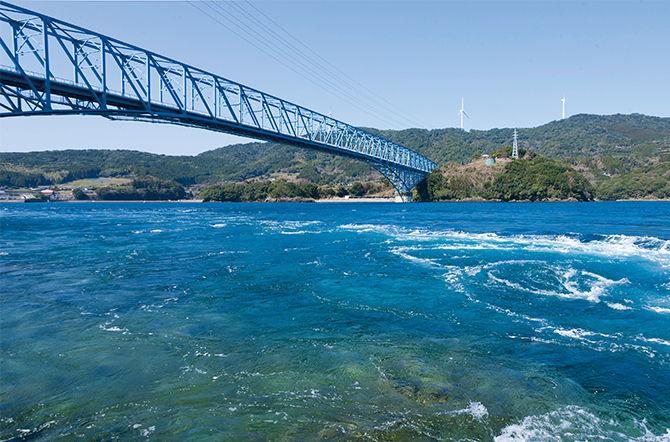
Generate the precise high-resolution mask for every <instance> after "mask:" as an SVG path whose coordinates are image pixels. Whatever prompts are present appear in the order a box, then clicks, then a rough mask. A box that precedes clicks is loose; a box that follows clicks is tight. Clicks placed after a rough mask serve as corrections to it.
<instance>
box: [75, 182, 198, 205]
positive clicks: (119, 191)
mask: <svg viewBox="0 0 670 442" xmlns="http://www.w3.org/2000/svg"><path fill="white" fill-rule="evenodd" d="M72 194H73V196H74V197H75V199H78V200H86V199H89V196H88V195H87V194H86V193H84V192H83V190H82V189H79V188H75V189H74V190H73V192H72ZM95 194H96V196H97V197H98V198H100V199H101V200H104V201H175V200H180V199H183V198H184V197H186V190H185V189H184V186H182V185H181V184H179V183H177V182H176V181H163V180H158V179H152V178H148V179H136V180H133V181H132V183H130V186H104V187H100V188H97V189H96V191H95Z"/></svg>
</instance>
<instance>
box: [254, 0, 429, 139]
mask: <svg viewBox="0 0 670 442" xmlns="http://www.w3.org/2000/svg"><path fill="white" fill-rule="evenodd" d="M245 3H247V4H248V5H249V6H251V7H252V8H254V9H255V10H256V11H257V12H258V13H259V14H261V15H262V16H263V17H265V18H266V19H268V20H269V21H270V22H271V23H272V24H274V25H275V26H276V27H278V28H279V29H281V30H282V32H284V33H285V34H286V35H288V36H289V37H291V38H292V39H293V40H295V41H296V42H297V43H298V44H300V45H301V46H302V47H304V48H305V49H307V50H308V51H309V52H311V53H312V54H314V55H315V56H316V57H318V58H319V59H320V60H321V61H323V62H324V63H326V64H327V65H328V66H330V67H331V68H333V69H335V70H336V71H337V72H339V73H340V74H342V75H344V76H345V77H346V78H347V79H349V80H351V81H352V82H353V83H354V84H355V85H357V86H358V87H360V88H361V89H363V90H364V91H365V92H368V93H369V94H371V95H372V96H374V97H376V98H378V99H379V100H381V101H383V102H384V103H385V104H387V105H389V106H391V107H393V108H394V109H397V110H398V111H400V112H402V113H404V114H405V115H406V116H402V115H399V114H396V113H395V112H394V114H396V115H398V116H400V117H402V118H404V119H405V120H407V121H409V122H412V123H413V124H417V123H418V124H419V126H428V125H427V124H425V123H423V122H421V121H419V120H414V119H413V117H411V116H410V115H409V114H406V113H405V112H404V111H403V110H402V109H401V108H399V107H397V106H395V105H394V104H393V103H391V102H389V101H387V100H386V99H384V98H383V97H380V96H379V95H377V94H376V93H374V92H373V91H371V90H369V89H368V88H366V87H365V86H363V85H362V84H360V83H359V82H358V81H356V80H355V79H354V78H352V77H351V76H349V75H347V74H346V73H345V72H343V71H342V70H340V69H339V68H338V67H337V66H335V65H333V64H332V63H330V62H329V61H328V60H326V59H325V58H323V57H322V56H321V55H319V54H318V53H317V52H315V51H314V50H312V49H311V48H310V47H309V46H307V45H305V44H304V43H303V42H301V41H300V40H299V39H297V38H296V37H295V36H293V34H291V33H290V32H288V31H287V30H286V29H284V28H283V27H282V26H281V25H279V24H278V23H277V22H275V21H274V20H272V19H271V18H270V17H268V16H267V15H265V14H264V13H263V11H261V10H260V9H258V8H257V7H255V6H254V5H253V4H252V3H250V2H249V1H248V0H245ZM273 34H274V32H273ZM275 35H276V34H275ZM280 38H281V37H280ZM282 41H285V40H284V39H283V38H282ZM287 44H289V45H290V46H291V47H293V45H291V44H290V43H288V42H287ZM296 50H297V51H298V52H300V54H302V55H303V56H305V57H307V58H309V57H308V56H306V55H304V53H303V52H302V51H300V50H299V49H296ZM315 64H317V65H318V66H320V65H319V64H318V63H315ZM324 71H325V72H328V73H329V74H330V71H328V70H326V69H324ZM331 75H332V74H331ZM340 81H342V80H340ZM349 87H351V88H352V89H354V90H356V88H355V87H352V86H349ZM357 92H360V91H357ZM366 96H367V95H366ZM368 98H369V96H368ZM373 101H375V102H376V103H377V104H379V102H378V101H376V100H373ZM408 117H409V118H408Z"/></svg>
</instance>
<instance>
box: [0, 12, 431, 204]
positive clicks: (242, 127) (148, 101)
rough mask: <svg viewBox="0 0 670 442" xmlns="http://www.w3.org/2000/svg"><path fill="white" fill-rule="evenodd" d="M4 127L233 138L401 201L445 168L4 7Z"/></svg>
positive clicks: (231, 85) (284, 104) (245, 90)
mask: <svg viewBox="0 0 670 442" xmlns="http://www.w3.org/2000/svg"><path fill="white" fill-rule="evenodd" d="M0 45H1V46H2V48H1V49H0V117H7V116H15V115H18V116H26V115H68V114H70V115H71V114H78V115H89V114H90V115H101V116H104V117H107V118H109V119H113V120H117V119H118V120H122V119H130V120H139V121H152V122H163V123H171V124H178V125H183V126H191V127H197V128H203V129H207V130H212V131H217V132H226V133H230V134H235V135H240V136H244V137H250V138H256V139H261V140H266V141H274V142H281V143H285V144H291V145H294V146H298V147H304V148H309V149H317V150H321V151H325V152H330V153H334V154H337V155H343V156H346V157H349V158H354V159H357V160H361V161H365V162H366V163H368V164H369V165H370V166H372V167H374V168H375V169H376V170H378V171H379V172H380V173H381V174H382V175H384V176H385V177H386V178H388V179H389V180H390V181H391V183H392V184H393V186H394V187H395V188H396V190H397V191H398V193H399V194H400V195H409V194H410V192H411V189H412V188H413V187H414V186H415V185H416V184H418V183H419V182H420V181H422V180H423V179H424V178H425V177H426V176H427V175H428V174H429V173H430V172H431V171H432V170H433V169H435V168H436V167H437V166H436V165H435V163H433V162H432V161H430V160H429V159H427V158H425V157H423V156H422V155H419V154H418V153H416V152H414V151H412V150H410V149H407V148H405V147H403V146H400V145H398V144H395V143H393V142H391V141H388V140H386V139H383V138H381V137H378V136H375V135H373V134H371V133H369V132H366V131H364V130H361V129H358V128H356V127H353V126H351V125H349V124H346V123H343V122H341V121H338V120H335V119H333V118H331V117H329V116H326V115H323V114H320V113H317V112H314V111H311V110H309V109H306V108H304V107H301V106H298V105H296V104H293V103H290V102H288V101H286V100H282V99H280V98H277V97H274V96H272V95H269V94H266V93H264V92H261V91H259V90H256V89H253V88H250V87H247V86H244V85H242V84H240V83H236V82H234V81H230V80H227V79H225V78H223V77H220V76H218V75H214V74H211V73H209V72H206V71H204V70H202V69H198V68H196V67H193V66H189V65H187V64H184V63H180V62H178V61H175V60H172V59H170V58H167V57H164V56H162V55H158V54H155V53H153V52H150V51H147V50H144V49H141V48H138V47H136V46H133V45H130V44H127V43H124V42H122V41H119V40H116V39H114V38H110V37H107V36H104V35H101V34H98V33H96V32H93V31H89V30H87V29H84V28H81V27H79V26H75V25H72V24H69V23H66V22H63V21H60V20H57V19H54V18H51V17H48V16H45V15H43V14H39V13H36V12H33V11H30V10H27V9H24V8H21V7H18V6H15V5H12V4H9V3H6V2H0Z"/></svg>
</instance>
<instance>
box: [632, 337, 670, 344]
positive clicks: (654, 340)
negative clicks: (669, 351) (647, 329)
mask: <svg viewBox="0 0 670 442" xmlns="http://www.w3.org/2000/svg"><path fill="white" fill-rule="evenodd" d="M635 339H637V340H639V341H643V342H651V343H653V344H661V345H667V346H669V347H670V341H666V340H665V339H660V338H646V337H644V336H643V335H637V336H636V337H635Z"/></svg>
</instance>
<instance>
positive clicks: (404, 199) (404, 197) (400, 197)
mask: <svg viewBox="0 0 670 442" xmlns="http://www.w3.org/2000/svg"><path fill="white" fill-rule="evenodd" d="M395 202H396V203H411V202H412V194H411V193H404V192H403V193H396V194H395Z"/></svg>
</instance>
